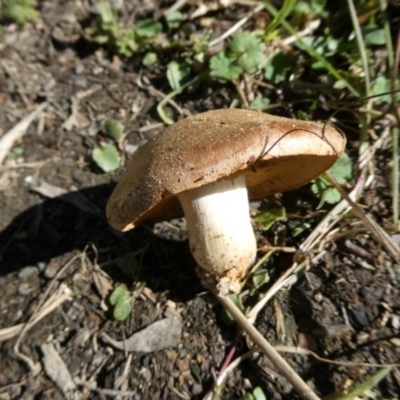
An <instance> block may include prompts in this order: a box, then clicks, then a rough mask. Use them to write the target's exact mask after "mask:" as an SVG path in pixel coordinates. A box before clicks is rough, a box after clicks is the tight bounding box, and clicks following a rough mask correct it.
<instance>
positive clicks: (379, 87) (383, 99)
mask: <svg viewBox="0 0 400 400" xmlns="http://www.w3.org/2000/svg"><path fill="white" fill-rule="evenodd" d="M395 86H396V87H397V88H398V87H400V81H399V80H397V83H396V85H395ZM391 90H392V87H391V84H390V79H388V78H385V77H384V76H379V77H378V78H376V79H375V82H374V83H373V84H372V93H373V94H380V93H388V92H390V91H391ZM396 98H397V101H400V93H396ZM374 101H375V103H376V104H380V103H391V102H392V95H391V94H390V93H389V94H385V95H382V96H379V97H377V98H375V99H374Z"/></svg>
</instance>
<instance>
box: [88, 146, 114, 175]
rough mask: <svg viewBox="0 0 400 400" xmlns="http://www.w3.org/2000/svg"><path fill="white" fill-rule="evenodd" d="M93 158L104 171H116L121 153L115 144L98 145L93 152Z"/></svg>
mask: <svg viewBox="0 0 400 400" xmlns="http://www.w3.org/2000/svg"><path fill="white" fill-rule="evenodd" d="M92 158H93V161H94V162H95V163H96V164H97V165H98V166H99V167H100V168H101V169H102V170H103V171H104V172H111V171H115V170H116V169H117V168H118V167H119V163H120V157H119V153H118V150H117V148H116V147H115V146H114V145H113V144H106V145H103V146H101V147H96V148H95V149H94V150H93V152H92Z"/></svg>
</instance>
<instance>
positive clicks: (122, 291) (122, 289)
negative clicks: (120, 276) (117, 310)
mask: <svg viewBox="0 0 400 400" xmlns="http://www.w3.org/2000/svg"><path fill="white" fill-rule="evenodd" d="M127 297H128V298H129V297H130V294H129V291H128V289H127V287H126V286H125V285H119V286H117V287H116V288H115V289H114V290H113V292H112V293H111V295H110V299H109V300H110V304H111V305H113V306H115V305H116V304H117V303H118V302H119V301H120V300H121V299H125V298H127Z"/></svg>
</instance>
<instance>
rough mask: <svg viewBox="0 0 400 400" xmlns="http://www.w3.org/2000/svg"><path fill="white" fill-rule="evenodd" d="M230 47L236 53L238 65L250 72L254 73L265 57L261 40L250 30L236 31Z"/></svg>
mask: <svg viewBox="0 0 400 400" xmlns="http://www.w3.org/2000/svg"><path fill="white" fill-rule="evenodd" d="M229 49H230V50H231V52H232V53H233V54H235V55H236V57H237V64H238V66H239V67H240V68H241V69H242V70H244V71H246V72H247V73H249V74H254V73H255V72H256V71H257V69H258V68H259V67H260V66H261V65H262V63H263V62H264V59H265V57H264V54H263V45H262V43H261V40H260V39H259V38H257V37H256V36H254V35H252V34H250V33H248V32H237V33H235V35H233V38H232V42H231V44H230V46H229Z"/></svg>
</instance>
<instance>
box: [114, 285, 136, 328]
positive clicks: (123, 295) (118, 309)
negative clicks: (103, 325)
mask: <svg viewBox="0 0 400 400" xmlns="http://www.w3.org/2000/svg"><path fill="white" fill-rule="evenodd" d="M109 300H110V304H111V305H112V306H114V310H113V317H114V319H116V320H117V321H124V320H126V319H127V318H128V317H129V314H130V313H131V312H132V301H133V299H132V295H131V293H130V292H129V290H128V289H127V287H126V286H125V285H120V286H117V287H116V288H115V289H114V290H113V292H112V293H111V295H110V299H109Z"/></svg>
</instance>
